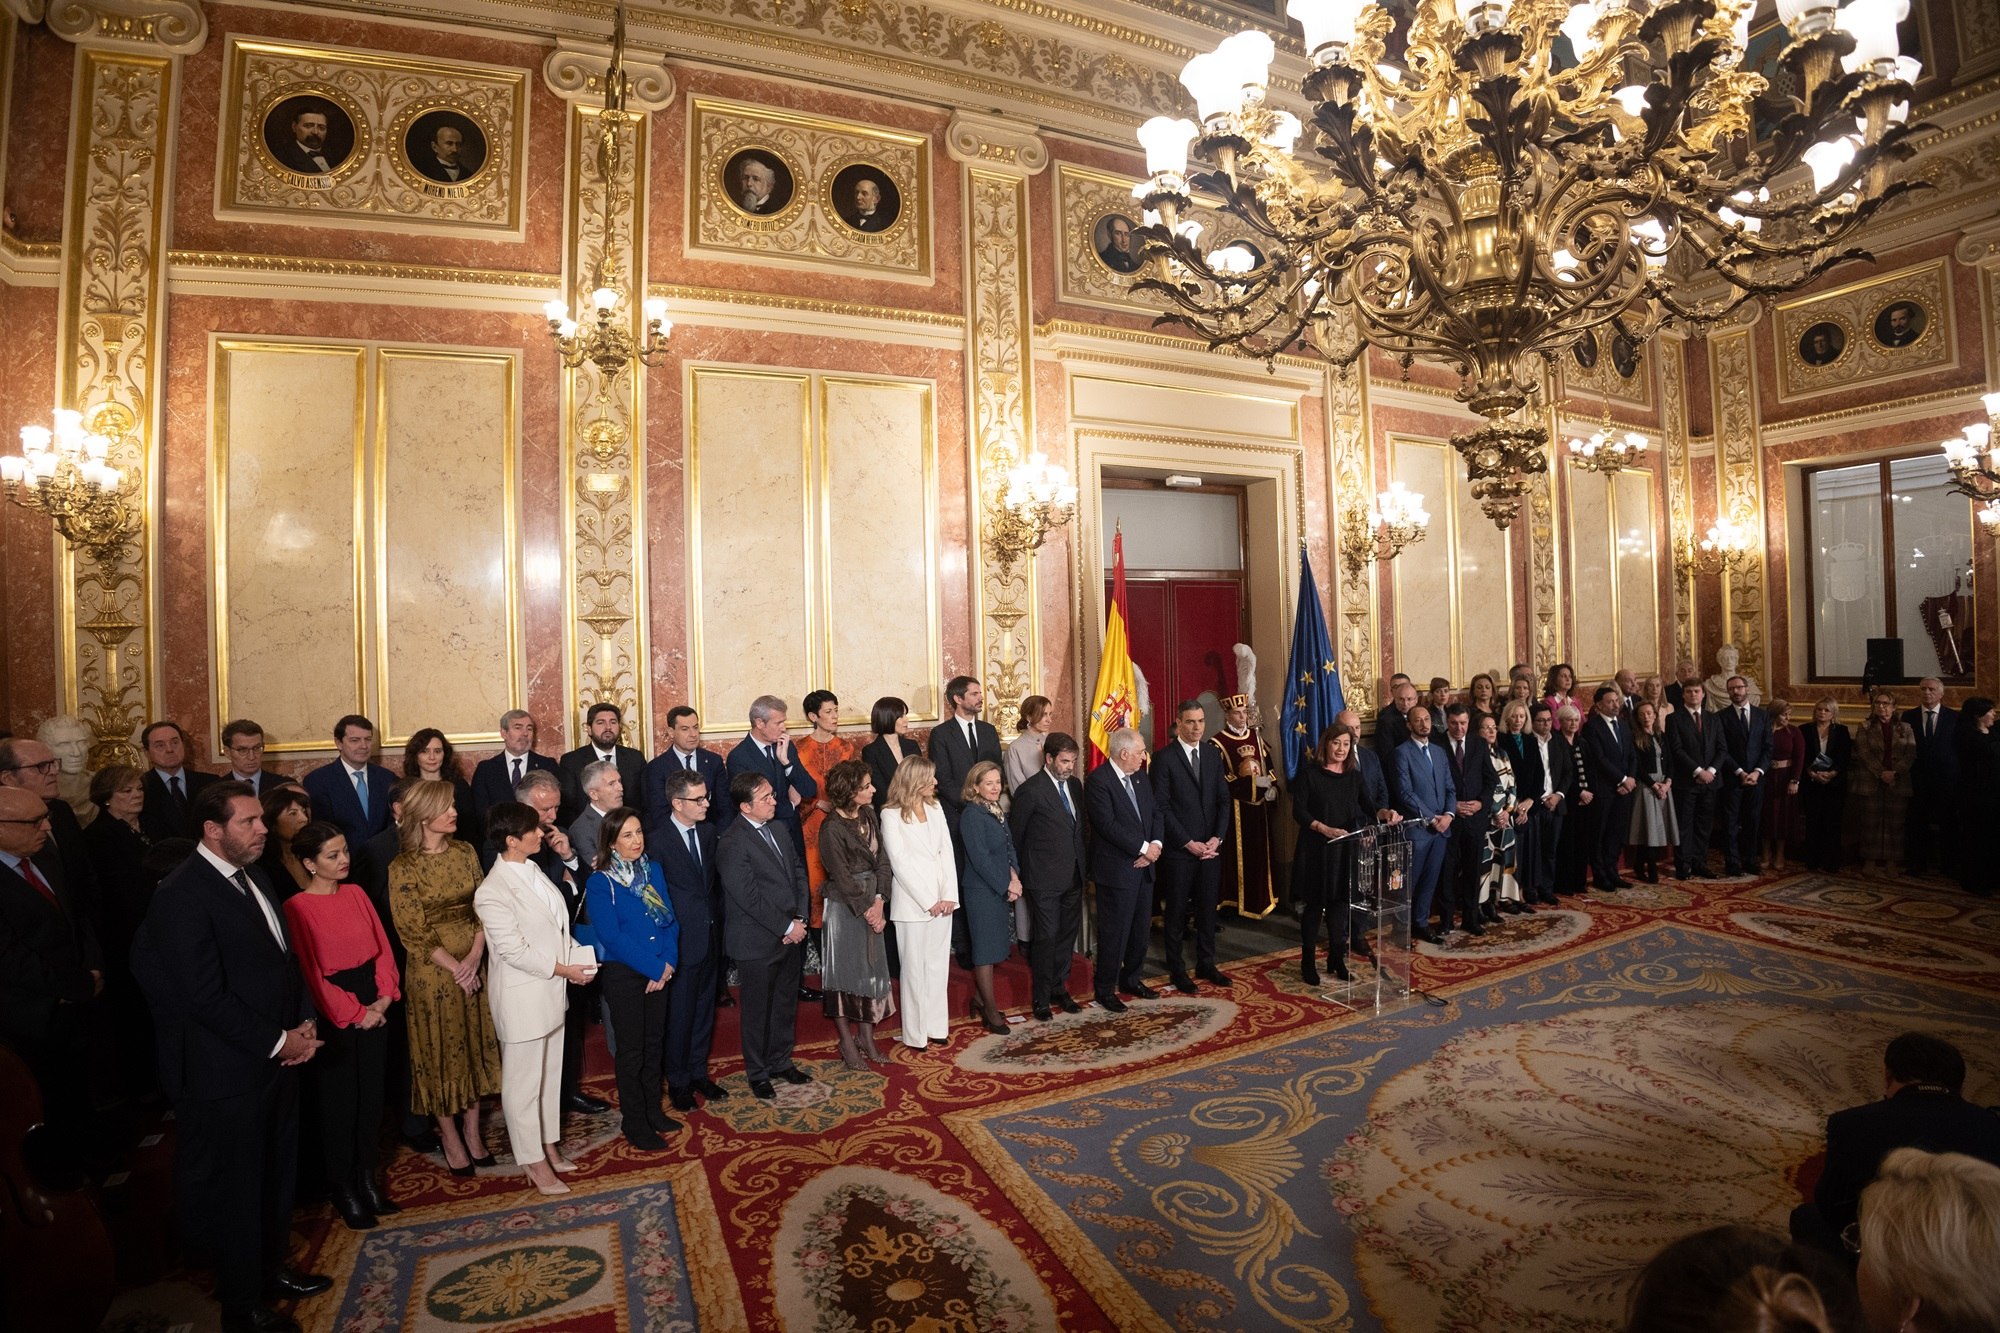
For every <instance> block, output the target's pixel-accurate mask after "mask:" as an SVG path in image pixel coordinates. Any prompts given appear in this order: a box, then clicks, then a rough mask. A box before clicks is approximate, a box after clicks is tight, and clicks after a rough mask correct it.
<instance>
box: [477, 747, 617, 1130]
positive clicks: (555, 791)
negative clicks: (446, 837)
mask: <svg viewBox="0 0 2000 1333" xmlns="http://www.w3.org/2000/svg"><path fill="white" fill-rule="evenodd" d="M514 799H515V800H517V801H519V802H521V803H522V804H523V805H526V806H530V807H532V808H533V810H534V812H535V815H536V817H537V818H539V819H540V820H541V821H542V849H541V850H540V851H538V852H536V853H535V854H534V855H532V856H530V857H529V858H528V859H529V860H530V861H531V862H533V863H534V864H535V865H536V866H537V867H539V868H540V869H541V872H542V873H543V874H544V875H546V876H548V879H549V883H551V884H553V885H554V886H555V888H556V892H558V893H560V894H561V895H562V900H563V905H564V906H566V907H567V908H569V921H570V925H571V926H575V925H576V923H577V922H578V921H579V920H581V919H582V917H583V888H584V885H585V884H587V883H589V882H590V867H589V866H588V865H586V864H584V861H583V858H582V857H581V856H579V855H577V851H576V848H575V847H574V846H572V845H571V843H570V840H569V835H568V834H567V833H565V832H563V829H562V780H561V779H560V778H558V777H557V776H556V774H555V770H554V768H553V767H550V768H540V769H529V770H528V771H527V772H526V773H524V774H522V775H521V782H520V785H519V786H518V787H516V788H515V790H514ZM495 859H496V857H495V853H494V851H493V849H492V848H491V847H490V846H489V847H488V848H487V849H486V850H485V851H484V852H482V853H481V854H480V862H481V864H482V865H484V866H486V868H487V869H489V870H490V869H492V867H493V861H494V860H495ZM600 994H601V992H600V990H599V989H598V983H597V981H596V980H592V981H591V982H590V983H589V984H588V985H585V986H579V987H575V988H573V989H572V990H571V991H570V997H569V1008H568V1010H567V1011H565V1013H564V1015H563V1062H562V1107H563V1110H565V1111H573V1112H575V1113H576V1114H578V1115H595V1114H597V1113H598V1112H599V1111H608V1110H610V1109H611V1103H609V1102H607V1101H605V1100H604V1099H603V1098H602V1097H594V1096H592V1095H591V1094H589V1093H587V1092H585V1091H583V1052H584V1046H585V1044H586V1043H587V1042H588V1040H589V1037H590V1017H591V1015H592V1014H595V1013H597V1012H598V996H599V995H600Z"/></svg>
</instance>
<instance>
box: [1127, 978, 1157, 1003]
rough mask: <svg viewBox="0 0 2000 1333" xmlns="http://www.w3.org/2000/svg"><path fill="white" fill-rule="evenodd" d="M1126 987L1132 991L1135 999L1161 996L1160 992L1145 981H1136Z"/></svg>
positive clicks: (1152, 998)
mask: <svg viewBox="0 0 2000 1333" xmlns="http://www.w3.org/2000/svg"><path fill="white" fill-rule="evenodd" d="M1125 989H1126V990H1128V991H1130V992H1131V993H1132V998H1133V999H1135V1000H1157V999H1159V998H1160V993H1159V992H1158V991H1156V990H1154V989H1153V988H1152V987H1151V986H1148V985H1147V984H1146V983H1145V982H1143V981H1135V982H1133V983H1132V984H1131V985H1130V986H1127V987H1126V988H1125Z"/></svg>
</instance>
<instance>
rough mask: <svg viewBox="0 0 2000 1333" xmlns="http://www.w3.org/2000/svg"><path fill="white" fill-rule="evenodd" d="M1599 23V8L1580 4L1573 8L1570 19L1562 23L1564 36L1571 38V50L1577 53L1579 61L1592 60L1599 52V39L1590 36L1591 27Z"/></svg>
mask: <svg viewBox="0 0 2000 1333" xmlns="http://www.w3.org/2000/svg"><path fill="white" fill-rule="evenodd" d="M1596 22H1597V6H1596V5H1594V4H1589V3H1585V4H1580V5H1575V6H1572V7H1571V9H1570V11H1569V17H1568V18H1566V19H1564V20H1563V21H1562V29H1561V31H1562V35H1563V36H1565V37H1567V38H1569V45H1570V49H1571V50H1573V51H1575V52H1576V58H1577V59H1578V60H1588V59H1590V56H1591V53H1592V52H1594V51H1596V50H1597V39H1596V38H1594V37H1592V36H1591V35H1590V29H1591V25H1592V24H1594V23H1596Z"/></svg>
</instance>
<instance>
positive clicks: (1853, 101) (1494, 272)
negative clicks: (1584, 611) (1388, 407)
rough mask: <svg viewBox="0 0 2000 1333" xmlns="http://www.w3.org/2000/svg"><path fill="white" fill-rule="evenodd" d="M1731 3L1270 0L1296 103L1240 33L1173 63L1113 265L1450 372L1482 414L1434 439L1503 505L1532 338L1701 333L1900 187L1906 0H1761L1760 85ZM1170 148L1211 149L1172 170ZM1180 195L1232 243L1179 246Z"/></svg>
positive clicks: (1853, 254) (1326, 338) (1530, 444)
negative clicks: (1222, 220) (1775, 21)
mask: <svg viewBox="0 0 2000 1333" xmlns="http://www.w3.org/2000/svg"><path fill="white" fill-rule="evenodd" d="M1754 3H1755V0H1585V3H1582V4H1577V5H1574V6H1572V5H1571V4H1570V3H1568V0H1511V3H1510V2H1509V0H1379V2H1376V3H1368V2H1366V0H1290V3H1289V4H1288V6H1287V13H1288V14H1290V15H1291V16H1292V17H1293V18H1296V19H1298V20H1300V22H1301V23H1302V24H1303V25H1304V28H1305V44H1306V47H1307V49H1308V51H1309V52H1310V53H1311V65H1310V69H1309V71H1308V73H1307V74H1306V75H1305V78H1304V80H1303V92H1304V93H1305V95H1306V97H1307V98H1309V99H1310V100H1311V102H1312V103H1313V108H1312V115H1311V121H1310V124H1309V125H1306V126H1302V125H1301V124H1300V122H1299V120H1298V118H1297V117H1295V116H1293V115H1292V114H1291V113H1290V112H1288V111H1284V110H1282V109H1279V108H1278V107H1276V106H1273V105H1271V104H1269V102H1268V101H1267V93H1268V91H1269V82H1270V77H1269V76H1270V63H1271V59H1272V55H1273V46H1272V43H1271V40H1270V38H1269V37H1268V36H1266V35H1265V34H1263V33H1261V32H1255V31H1252V32H1244V33H1239V34H1237V35H1236V36H1234V37H1231V38H1229V39H1227V40H1225V41H1224V42H1223V43H1222V44H1221V45H1220V46H1219V47H1218V48H1217V49H1216V50H1214V51H1212V52H1208V53H1205V54H1203V55H1198V56H1196V57H1195V58H1194V59H1193V60H1191V61H1189V62H1188V65H1187V67H1186V69H1185V70H1184V72H1183V73H1182V75H1181V81H1182V83H1183V84H1185V85H1186V87H1187V88H1188V91H1189V92H1190V93H1191V94H1193V96H1194V98H1195V101H1196V104H1197V107H1198V110H1199V114H1200V117H1201V123H1200V125H1199V126H1197V125H1195V124H1194V123H1193V122H1190V121H1186V120H1170V119H1167V118H1164V117H1160V118H1155V119H1154V120H1152V121H1149V122H1147V123H1146V124H1145V125H1144V126H1142V127H1141V129H1140V132H1139V137H1140V140H1141V142H1142V143H1143V144H1144V145H1145V147H1146V156H1147V171H1148V172H1149V174H1150V179H1149V180H1148V181H1147V182H1146V183H1145V184H1144V185H1142V186H1141V187H1139V188H1138V189H1137V190H1135V191H1134V192H1133V193H1134V195H1135V196H1137V197H1138V198H1140V199H1142V200H1143V202H1144V204H1145V207H1146V208H1147V209H1148V210H1149V215H1148V217H1147V219H1146V222H1147V225H1146V226H1144V227H1141V228H1140V229H1139V230H1138V232H1137V233H1136V234H1137V236H1138V238H1139V240H1140V243H1141V246H1140V252H1139V253H1140V258H1141V260H1142V266H1141V269H1140V276H1139V278H1138V279H1137V280H1136V282H1135V287H1136V288H1137V289H1139V290H1144V291H1150V292H1155V293H1158V294H1159V295H1161V296H1162V297H1164V298H1165V299H1166V300H1167V302H1168V303H1169V309H1168V311H1167V313H1166V314H1165V315H1163V316H1162V320H1163V321H1170V322H1178V323H1182V324H1185V325H1188V326H1189V327H1192V328H1193V329H1195V330H1196V331H1197V332H1199V333H1200V334H1201V335H1202V336H1203V337H1205V338H1206V339H1207V340H1208V341H1209V343H1210V345H1211V346H1214V347H1219V348H1229V349H1233V350H1236V351H1240V352H1243V353H1245V354H1247V355H1251V356H1256V357H1261V358H1263V359H1265V360H1267V361H1268V360H1270V359H1271V358H1273V357H1275V356H1277V355H1278V354H1279V353H1280V352H1282V351H1284V350H1286V349H1288V348H1292V347H1296V346H1298V345H1300V344H1302V343H1303V344H1307V345H1310V346H1312V347H1314V348H1316V349H1317V350H1318V351H1319V352H1320V353H1321V354H1322V355H1323V356H1325V357H1327V358H1328V359H1330V360H1333V361H1336V362H1339V363H1341V364H1346V363H1349V362H1351V361H1353V360H1354V359H1355V358H1356V357H1358V356H1359V355H1360V354H1361V353H1362V351H1363V350H1364V349H1365V348H1367V347H1370V346H1373V347H1376V348H1379V349H1381V350H1383V351H1385V352H1388V353H1390V354H1391V355H1394V356H1396V357H1398V358H1400V359H1401V360H1402V361H1403V363H1404V364H1405V365H1408V364H1409V363H1410V362H1411V361H1412V360H1414V359H1416V358H1419V357H1422V358H1425V359H1427V360H1434V361H1441V362H1444V363H1446V364H1448V365H1451V366H1454V367H1455V368H1456V369H1457V370H1458V372H1459V374H1460V375H1461V376H1462V377H1463V383H1462V384H1461V386H1460V389H1459V394H1458V396H1459V398H1460V399H1461V400H1462V401H1463V402H1465V403H1466V404H1467V405H1468V406H1469V407H1470V408H1471V409H1472V410H1473V411H1474V412H1476V413H1478V414H1479V415H1481V416H1483V417H1485V418H1486V419H1487V424H1486V425H1485V426H1483V427H1481V428H1480V429H1478V430H1475V431H1469V432H1466V433H1464V434H1461V435H1458V436H1455V437H1453V441H1452V443H1453V444H1454V446H1455V447H1456V448H1457V449H1458V450H1459V452H1460V453H1461V454H1462V455H1463V456H1464V457H1465V459H1466V463H1467V470H1468V473H1469V475H1470V477H1471V479H1472V487H1473V493H1474V495H1475V496H1477V497H1478V498H1479V499H1480V500H1481V502H1482V505H1483V507H1484V508H1485V510H1486V512H1487V514H1488V515H1489V516H1491V517H1492V518H1493V519H1494V521H1495V522H1496V523H1498V524H1499V525H1500V526H1502V527H1505V526H1507V524H1508V523H1509V522H1510V521H1511V519H1512V517H1513V514H1514V512H1515V510H1516V508H1517V507H1518V505H1519V502H1520V497H1521V496H1522V495H1523V494H1525V493H1526V490H1527V488H1528V485H1529V481H1528V478H1529V477H1530V476H1531V475H1532V474H1534V473H1536V472H1539V471H1541V470H1542V469H1543V468H1544V467H1545V466H1546V458H1545V454H1544V452H1543V451H1544V448H1545V446H1546V445H1547V443H1548V436H1547V431H1546V428H1545V426H1543V425H1542V424H1539V423H1537V422H1536V421H1535V420H1534V419H1533V415H1532V414H1531V413H1530V412H1528V411H1527V410H1526V409H1528V408H1529V406H1530V404H1531V402H1533V400H1535V398H1536V397H1537V395H1538V394H1539V392H1540V386H1541V384H1542V380H1543V375H1542V371H1543V369H1544V367H1545V366H1548V365H1552V364H1553V363H1554V360H1555V358H1556V357H1557V356H1558V355H1560V354H1561V353H1562V352H1564V351H1566V350H1567V349H1569V348H1570V347H1571V346H1572V345H1574V344H1575V343H1576V342H1577V341H1578V340H1579V339H1581V338H1582V337H1583V336H1584V335H1585V334H1586V333H1589V332H1591V331H1592V330H1594V329H1597V328H1600V327H1603V326H1607V325H1609V326H1612V327H1613V328H1615V329H1616V330H1617V331H1619V332H1622V333H1624V334H1626V335H1627V336H1628V337H1630V338H1632V339H1634V340H1640V339H1644V338H1646V337H1649V336H1650V335H1652V334H1653V333H1654V332H1656V331H1657V330H1658V329H1659V328H1661V327H1663V326H1664V325H1667V324H1669V323H1676V322H1677V323H1681V324H1685V325H1688V326H1690V327H1694V328H1702V327H1706V326H1707V325H1709V324H1711V323H1712V322H1714V321H1715V320H1718V319H1720V318H1722V317H1723V316H1725V315H1727V314H1729V313H1730V312H1731V311H1733V310H1735V309H1736V308H1737V307H1738V306H1740V305H1742V304H1743V303H1744V302H1745V301H1747V300H1751V299H1753V298H1760V297H1764V296H1769V295H1772V294H1774V293H1778V292H1783V291H1788V290H1790V289H1792V288H1795V287H1797V286H1799V285H1800V284H1802V283H1805V282H1807V281H1809V280H1811V279H1812V278H1813V277H1815V276H1817V275H1818V274H1821V273H1823V272H1825V271H1826V270H1827V269H1828V268H1830V267H1832V266H1833V265H1835V264H1837V263H1840V262H1842V261H1844V260H1847V259H1850V258H1866V257H1867V256H1866V255H1865V253H1864V252H1862V251H1860V250H1855V249H1842V248H1839V247H1840V246H1841V244H1842V242H1843V240H1844V239H1845V238H1846V237H1848V236H1849V235H1850V234H1851V233H1852V232H1853V231H1854V230H1855V228H1856V227H1858V226H1860V225H1861V223H1863V222H1864V221H1865V220H1866V219H1867V218H1868V217H1869V216H1870V215H1871V214H1873V213H1874V212H1875V210H1876V209H1877V208H1879V207H1880V206H1881V205H1882V204H1883V203H1884V202H1886V201H1887V200H1888V199H1890V198H1893V197H1894V196H1895V195H1896V194H1898V193H1899V192H1901V191H1902V190H1905V189H1908V188H1910V186H1909V184H1908V183H1907V182H1896V181H1892V180H1891V179H1890V169H1891V167H1892V166H1893V164H1895V163H1896V162H1898V161H1901V160H1902V159H1904V158H1906V157H1908V156H1909V154H1910V151H1911V150H1910V148H1909V146H1908V144H1907V142H1906V141H1907V139H1908V137H1909V135H1910V133H1911V132H1912V130H1913V129H1914V128H1915V127H1913V126H1910V125H1908V124H1907V123H1906V121H1907V116H1908V111H1909V106H1908V99H1909V97H1910V85H1911V83H1912V81H1913V80H1914V79H1915V78H1916V76H1917V73H1918V71H1919V66H1918V63H1917V62H1916V61H1915V60H1913V59H1910V58H1908V57H1904V56H1900V55H1899V54H1898V50H1897V39H1896V23H1897V21H1898V20H1899V19H1900V18H1901V17H1902V16H1903V15H1904V13H1906V12H1907V8H1908V0H1852V3H1850V4H1849V5H1848V6H1847V7H1846V8H1845V9H1842V10H1839V11H1838V12H1837V13H1836V11H1835V8H1834V3H1833V0H1779V4H1778V10H1779V16H1780V18H1781V19H1782V21H1783V22H1784V24H1785V26H1786V28H1787V29H1788V30H1789V36H1790V40H1789V42H1788V43H1787V44H1786V46H1785V48H1784V50H1783V52H1782V53H1781V55H1780V56H1779V60H1780V63H1781V65H1782V68H1783V70H1784V72H1785V73H1786V75H1787V76H1788V78H1789V83H1790V89H1789V91H1788V92H1787V93H1785V94H1784V95H1782V96H1780V95H1776V94H1773V93H1771V91H1770V90H1769V89H1768V88H1767V83H1766V80H1765V78H1764V76H1763V75H1762V74H1759V73H1757V72H1756V71H1754V70H1753V69H1751V68H1750V67H1748V65H1747V64H1746V62H1745V52H1746V48H1747V45H1748V34H1749V26H1750V14H1751V11H1752V9H1753V8H1754ZM1760 97H1761V99H1762V100H1761V101H1760ZM1759 114H1761V115H1763V116H1764V117H1765V118H1766V119H1767V120H1769V121H1770V122H1771V135H1770V138H1769V140H1768V141H1767V142H1764V143H1757V142H1755V137H1756V135H1755V131H1754V129H1753V127H1754V125H1755V116H1756V115H1759ZM1302 133H1303V134H1304V136H1305V137H1304V140H1303V143H1301V144H1300V149H1299V151H1298V152H1297V153H1295V152H1294V151H1293V149H1294V144H1295V143H1299V142H1300V136H1301V134H1302ZM1190 144H1192V146H1193V151H1194V152H1195V153H1196V154H1198V155H1199V156H1200V157H1201V158H1203V159H1205V160H1206V161H1208V162H1210V163H1212V164H1213V166H1214V169H1213V170H1194V171H1190V170H1189V167H1188V154H1189V147H1190ZM1196 191H1201V192H1203V193H1205V194H1212V195H1214V196H1216V197H1219V198H1220V200H1221V204H1222V207H1223V208H1224V209H1225V210H1226V211H1227V212H1228V213H1230V214H1231V215H1233V216H1234V217H1235V218H1237V219H1239V220H1240V221H1241V222H1242V223H1243V224H1245V226H1246V227H1247V228H1248V230H1249V232H1250V233H1251V235H1250V237H1248V238H1247V243H1246V241H1245V240H1235V241H1232V242H1231V243H1230V244H1228V245H1226V246H1223V247H1221V248H1218V249H1217V250H1215V251H1212V252H1208V253H1204V252H1203V251H1202V249H1201V248H1200V247H1199V245H1198V240H1199V235H1200V231H1201V228H1200V227H1199V225H1198V224H1196V223H1195V222H1194V221H1193V220H1192V219H1191V218H1189V217H1188V216H1187V214H1188V213H1189V212H1190V210H1191V209H1192V206H1193V204H1194V202H1195V193H1196ZM1670 259H1671V260H1675V261H1676V263H1675V264H1674V266H1673V267H1674V268H1675V269H1676V270H1677V271H1678V272H1679V273H1680V274H1681V275H1682V276H1680V277H1678V278H1677V277H1674V276H1672V275H1670V273H1669V260H1670ZM1538 362H1539V364H1538Z"/></svg>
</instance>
